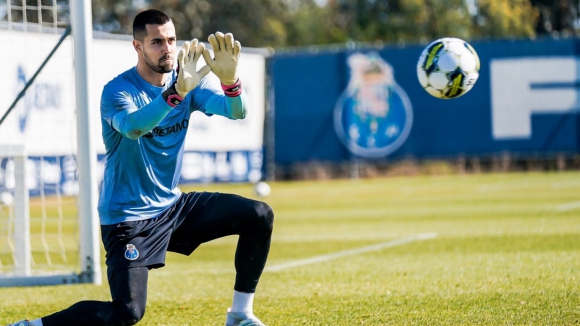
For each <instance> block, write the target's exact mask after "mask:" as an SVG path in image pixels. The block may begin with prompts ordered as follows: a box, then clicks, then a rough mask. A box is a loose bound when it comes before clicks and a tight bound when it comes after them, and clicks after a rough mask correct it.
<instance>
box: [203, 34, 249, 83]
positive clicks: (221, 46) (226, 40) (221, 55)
mask: <svg viewBox="0 0 580 326" xmlns="http://www.w3.org/2000/svg"><path fill="white" fill-rule="evenodd" d="M207 39H208V41H209V43H210V44H211V47H212V49H213V54H214V58H213V59H212V57H211V55H210V53H209V51H208V50H207V49H204V51H203V58H204V60H205V62H206V63H207V64H208V65H209V66H210V67H211V71H213V73H214V74H215V75H216V76H217V77H218V78H219V79H220V82H221V83H222V84H223V85H222V88H231V87H239V86H240V85H234V84H239V80H238V79H239V77H238V61H239V59H240V51H241V49H242V45H241V44H240V42H239V41H235V40H234V36H233V35H232V33H227V34H225V35H224V34H223V33H221V32H216V33H215V34H211V35H210V36H209V37H208V38H207ZM224 86H225V87H224Z"/></svg>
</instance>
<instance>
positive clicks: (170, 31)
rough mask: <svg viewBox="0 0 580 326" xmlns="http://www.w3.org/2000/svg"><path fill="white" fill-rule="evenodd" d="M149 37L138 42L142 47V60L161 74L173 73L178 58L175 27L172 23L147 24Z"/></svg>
mask: <svg viewBox="0 0 580 326" xmlns="http://www.w3.org/2000/svg"><path fill="white" fill-rule="evenodd" d="M146 28H147V35H146V36H145V38H144V39H143V41H137V42H138V43H140V45H141V47H140V49H141V51H139V50H138V51H139V52H140V54H141V58H142V59H143V61H144V62H145V63H146V64H147V65H148V66H149V68H151V69H152V70H153V71H155V72H158V73H160V74H164V73H168V72H171V70H172V69H173V64H174V62H175V57H176V49H177V46H176V41H177V37H176V36H175V26H174V25H173V23H172V22H168V23H166V24H163V25H152V24H147V25H146Z"/></svg>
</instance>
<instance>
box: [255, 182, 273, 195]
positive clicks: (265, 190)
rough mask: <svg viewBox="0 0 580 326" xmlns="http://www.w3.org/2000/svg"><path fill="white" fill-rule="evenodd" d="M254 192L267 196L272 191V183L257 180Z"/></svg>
mask: <svg viewBox="0 0 580 326" xmlns="http://www.w3.org/2000/svg"><path fill="white" fill-rule="evenodd" d="M254 192H255V193H256V195H258V196H260V197H266V196H268V195H269V194H270V192H272V189H271V188H270V185H269V184H267V183H266V182H264V181H260V182H257V183H256V184H255V185H254Z"/></svg>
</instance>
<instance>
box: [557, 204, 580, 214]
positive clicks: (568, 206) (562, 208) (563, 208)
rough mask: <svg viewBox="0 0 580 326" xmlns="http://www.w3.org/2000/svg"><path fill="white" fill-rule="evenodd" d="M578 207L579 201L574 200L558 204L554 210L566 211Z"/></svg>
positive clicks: (579, 206) (579, 205)
mask: <svg viewBox="0 0 580 326" xmlns="http://www.w3.org/2000/svg"><path fill="white" fill-rule="evenodd" d="M579 208H580V201H575V202H571V203H567V204H562V205H558V206H557V207H556V210H557V211H558V212H567V211H571V210H574V209H579Z"/></svg>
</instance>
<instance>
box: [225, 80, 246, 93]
mask: <svg viewBox="0 0 580 326" xmlns="http://www.w3.org/2000/svg"><path fill="white" fill-rule="evenodd" d="M221 85H222V89H223V91H224V94H225V95H226V96H229V97H236V96H240V94H242V82H241V81H240V80H239V79H238V80H237V81H236V82H235V83H234V84H233V85H224V84H223V83H221Z"/></svg>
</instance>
